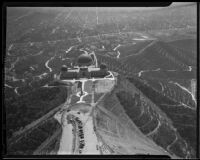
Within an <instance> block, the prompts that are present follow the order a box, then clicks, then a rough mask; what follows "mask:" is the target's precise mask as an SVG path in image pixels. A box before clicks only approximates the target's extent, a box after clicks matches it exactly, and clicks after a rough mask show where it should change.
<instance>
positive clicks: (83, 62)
mask: <svg viewBox="0 0 200 160" xmlns="http://www.w3.org/2000/svg"><path fill="white" fill-rule="evenodd" d="M77 63H78V65H79V66H90V65H91V64H92V63H93V60H92V57H91V56H90V55H88V54H82V55H80V56H79V57H78V60H77Z"/></svg>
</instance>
